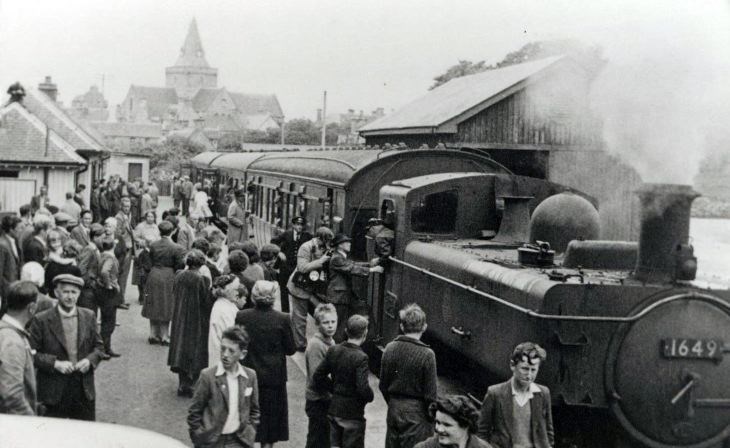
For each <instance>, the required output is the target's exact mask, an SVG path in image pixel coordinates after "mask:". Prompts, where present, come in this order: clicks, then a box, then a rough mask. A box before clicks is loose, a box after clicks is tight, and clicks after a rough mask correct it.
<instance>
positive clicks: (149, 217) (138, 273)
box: [132, 210, 161, 305]
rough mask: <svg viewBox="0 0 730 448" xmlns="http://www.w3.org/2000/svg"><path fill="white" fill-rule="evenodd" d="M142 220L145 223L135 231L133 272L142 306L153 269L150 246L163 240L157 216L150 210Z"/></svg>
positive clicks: (133, 280) (134, 282) (133, 282)
mask: <svg viewBox="0 0 730 448" xmlns="http://www.w3.org/2000/svg"><path fill="white" fill-rule="evenodd" d="M142 218H144V221H142V222H140V223H139V224H137V227H136V228H135V229H134V245H135V251H134V271H133V272H132V284H133V285H137V289H138V291H139V304H140V305H142V304H143V303H144V284H145V283H146V282H147V275H149V273H150V270H151V269H152V258H151V257H150V244H152V243H154V242H155V241H157V240H159V239H160V238H161V237H160V229H159V228H157V214H156V213H155V212H154V211H153V210H150V211H148V212H147V213H145V214H144V216H143V217H142Z"/></svg>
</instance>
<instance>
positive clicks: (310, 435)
mask: <svg viewBox="0 0 730 448" xmlns="http://www.w3.org/2000/svg"><path fill="white" fill-rule="evenodd" d="M329 407H330V400H307V402H306V404H305V405H304V412H305V413H306V414H307V417H308V418H309V425H308V430H307V445H306V448H330V423H329V419H328V418H327V410H328V409H329Z"/></svg>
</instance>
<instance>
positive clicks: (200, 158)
mask: <svg viewBox="0 0 730 448" xmlns="http://www.w3.org/2000/svg"><path fill="white" fill-rule="evenodd" d="M433 156H436V157H449V158H467V159H472V160H480V161H481V162H485V161H489V163H490V164H493V165H494V166H495V168H496V171H497V172H504V173H509V171H508V170H507V169H506V168H504V167H502V166H501V165H499V164H498V163H497V162H494V161H492V160H490V159H487V158H486V157H483V156H479V155H475V154H469V153H466V152H462V151H456V150H449V149H446V150H441V149H423V150H420V149H413V150H393V149H341V150H338V149H326V150H308V151H289V152H286V151H270V152H242V153H202V154H198V155H197V156H195V157H194V158H193V162H194V163H196V164H197V165H198V166H200V165H201V164H203V165H205V166H206V167H208V168H214V169H234V170H240V171H250V172H253V173H263V174H265V173H276V174H279V175H288V176H291V177H294V178H300V179H305V180H311V181H315V182H320V183H325V184H329V185H333V186H339V187H345V186H347V185H348V184H350V183H351V182H352V180H353V178H354V177H356V175H358V174H360V173H362V172H364V171H367V170H368V169H370V168H374V167H376V166H378V165H380V163H379V162H380V161H382V162H386V163H387V162H388V161H396V160H402V159H407V158H418V157H433Z"/></svg>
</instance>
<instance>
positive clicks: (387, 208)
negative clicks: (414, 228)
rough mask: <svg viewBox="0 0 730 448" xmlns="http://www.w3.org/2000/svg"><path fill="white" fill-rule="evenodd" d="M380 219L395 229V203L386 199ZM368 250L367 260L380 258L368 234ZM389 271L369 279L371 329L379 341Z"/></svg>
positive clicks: (382, 204) (389, 279)
mask: <svg viewBox="0 0 730 448" xmlns="http://www.w3.org/2000/svg"><path fill="white" fill-rule="evenodd" d="M379 217H380V219H382V220H386V221H390V222H389V224H390V225H391V226H392V228H395V222H394V220H395V203H394V202H393V200H392V199H384V200H383V202H382V203H381V205H380V213H379ZM366 245H367V247H366V250H367V259H368V260H372V259H373V258H376V257H378V254H377V253H376V251H375V237H374V236H373V235H371V234H370V232H368V233H367V234H366ZM389 269H391V267H389V266H386V269H385V272H384V273H382V274H372V275H371V276H370V277H369V278H370V281H369V284H368V304H369V305H370V310H371V318H372V320H373V322H374V325H373V326H372V327H371V328H372V330H373V331H374V337H375V338H377V339H376V342H377V340H379V339H382V337H383V318H384V317H385V316H384V311H385V302H386V300H385V299H386V297H385V295H386V294H387V291H388V290H389V288H388V286H389V285H388V283H389V282H391V283H392V280H391V278H390V277H391V276H389Z"/></svg>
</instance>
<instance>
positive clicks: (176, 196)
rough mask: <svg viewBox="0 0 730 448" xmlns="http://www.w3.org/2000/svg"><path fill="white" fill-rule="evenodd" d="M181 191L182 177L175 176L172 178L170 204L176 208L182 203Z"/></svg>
mask: <svg viewBox="0 0 730 448" xmlns="http://www.w3.org/2000/svg"><path fill="white" fill-rule="evenodd" d="M182 199H183V192H182V179H180V178H178V177H177V176H173V178H172V204H173V206H174V207H175V208H176V209H180V204H182Z"/></svg>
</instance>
